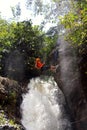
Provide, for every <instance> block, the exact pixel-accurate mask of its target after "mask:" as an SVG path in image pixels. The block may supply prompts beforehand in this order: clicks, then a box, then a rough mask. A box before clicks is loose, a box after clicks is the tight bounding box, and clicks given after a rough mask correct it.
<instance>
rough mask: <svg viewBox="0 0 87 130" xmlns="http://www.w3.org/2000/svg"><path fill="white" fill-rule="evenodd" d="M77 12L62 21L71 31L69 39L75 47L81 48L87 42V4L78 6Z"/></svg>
mask: <svg viewBox="0 0 87 130" xmlns="http://www.w3.org/2000/svg"><path fill="white" fill-rule="evenodd" d="M75 10H76V11H74V12H69V13H68V14H67V15H65V16H64V18H63V19H61V23H62V24H63V25H64V26H65V28H67V29H69V35H68V36H67V39H68V40H70V41H71V42H72V44H73V45H75V46H80V45H81V44H84V43H86V42H87V4H86V1H85V0H84V1H80V2H77V4H76V9H75Z"/></svg>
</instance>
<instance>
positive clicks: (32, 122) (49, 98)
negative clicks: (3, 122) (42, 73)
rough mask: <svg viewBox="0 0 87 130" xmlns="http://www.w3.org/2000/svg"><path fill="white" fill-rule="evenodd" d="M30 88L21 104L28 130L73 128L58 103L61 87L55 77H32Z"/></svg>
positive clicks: (23, 120)
mask: <svg viewBox="0 0 87 130" xmlns="http://www.w3.org/2000/svg"><path fill="white" fill-rule="evenodd" d="M46 78H47V77H46ZM28 89H29V90H28V92H27V93H26V94H24V95H23V102H22V104H21V110H22V119H21V122H22V124H23V126H24V127H25V129H26V130H65V129H66V128H67V130H71V126H70V122H69V120H68V118H67V117H66V116H64V115H63V114H62V111H61V106H62V105H59V104H58V91H59V89H58V86H57V84H56V82H55V81H54V79H53V77H50V78H48V79H47V80H42V79H40V78H35V79H31V80H30V83H29V84H28ZM60 100H61V99H60ZM67 126H68V127H67Z"/></svg>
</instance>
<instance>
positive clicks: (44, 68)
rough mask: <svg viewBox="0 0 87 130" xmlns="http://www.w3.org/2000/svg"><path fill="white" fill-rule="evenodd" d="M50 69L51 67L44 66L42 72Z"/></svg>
mask: <svg viewBox="0 0 87 130" xmlns="http://www.w3.org/2000/svg"><path fill="white" fill-rule="evenodd" d="M49 69H50V66H49V65H44V66H43V67H42V68H41V71H46V70H49Z"/></svg>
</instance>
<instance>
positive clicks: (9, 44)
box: [0, 19, 57, 80]
mask: <svg viewBox="0 0 87 130" xmlns="http://www.w3.org/2000/svg"><path fill="white" fill-rule="evenodd" d="M0 30H1V33H0V73H1V75H3V76H8V77H9V78H13V79H16V80H18V79H19V80H20V79H22V78H23V77H25V75H26V76H29V73H30V75H31V76H32V74H31V73H34V71H35V67H34V64H35V63H34V62H35V58H36V57H40V58H43V57H45V58H46V56H47V55H48V54H49V52H50V51H51V49H52V47H53V46H54V44H55V43H56V39H57V35H56V34H55V35H53V36H50V35H45V33H44V32H42V31H41V30H39V27H38V26H34V27H33V26H32V22H31V21H23V22H17V23H15V22H12V23H8V22H7V21H6V20H3V19H0Z"/></svg>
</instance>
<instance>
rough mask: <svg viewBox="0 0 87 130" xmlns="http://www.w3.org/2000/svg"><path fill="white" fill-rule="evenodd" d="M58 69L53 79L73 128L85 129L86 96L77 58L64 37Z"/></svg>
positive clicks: (86, 128)
mask: <svg viewBox="0 0 87 130" xmlns="http://www.w3.org/2000/svg"><path fill="white" fill-rule="evenodd" d="M60 41H61V44H60V48H59V51H60V53H59V64H60V69H59V71H58V72H57V73H56V74H55V75H54V77H55V81H56V82H57V84H58V86H59V87H60V89H61V90H62V92H63V93H64V96H65V99H66V102H67V105H68V107H69V110H70V113H71V117H72V120H71V124H72V126H74V130H75V129H76V130H87V101H86V99H87V97H86V93H87V92H84V91H83V89H84V86H83V85H82V83H81V79H80V78H81V77H80V74H79V70H78V65H77V58H76V57H75V55H74V53H73V49H72V48H70V46H69V45H68V43H67V42H65V41H64V38H63V37H61V39H60Z"/></svg>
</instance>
